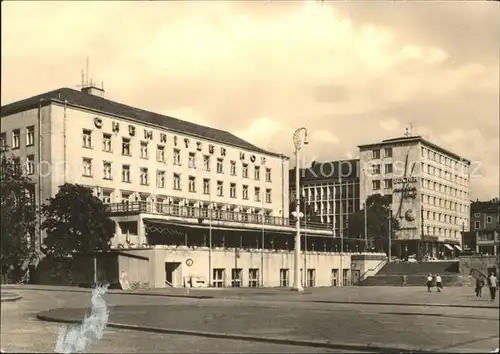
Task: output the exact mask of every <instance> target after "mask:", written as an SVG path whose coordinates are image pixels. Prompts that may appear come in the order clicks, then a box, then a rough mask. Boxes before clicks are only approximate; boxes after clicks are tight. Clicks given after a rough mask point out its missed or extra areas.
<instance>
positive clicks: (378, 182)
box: [372, 181, 380, 190]
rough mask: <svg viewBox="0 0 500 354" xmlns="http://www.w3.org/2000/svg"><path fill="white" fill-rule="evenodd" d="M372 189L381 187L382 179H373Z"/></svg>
mask: <svg viewBox="0 0 500 354" xmlns="http://www.w3.org/2000/svg"><path fill="white" fill-rule="evenodd" d="M372 189H373V190H377V189H380V181H372Z"/></svg>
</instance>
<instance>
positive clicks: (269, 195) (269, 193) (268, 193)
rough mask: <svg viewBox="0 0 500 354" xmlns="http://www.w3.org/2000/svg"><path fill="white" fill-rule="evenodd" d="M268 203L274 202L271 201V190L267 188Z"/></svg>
mask: <svg viewBox="0 0 500 354" xmlns="http://www.w3.org/2000/svg"><path fill="white" fill-rule="evenodd" d="M266 203H272V201H271V190H270V189H266Z"/></svg>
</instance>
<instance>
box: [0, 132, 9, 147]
mask: <svg viewBox="0 0 500 354" xmlns="http://www.w3.org/2000/svg"><path fill="white" fill-rule="evenodd" d="M7 148H8V144H7V133H6V132H2V134H1V135H0V149H1V151H5V150H7Z"/></svg>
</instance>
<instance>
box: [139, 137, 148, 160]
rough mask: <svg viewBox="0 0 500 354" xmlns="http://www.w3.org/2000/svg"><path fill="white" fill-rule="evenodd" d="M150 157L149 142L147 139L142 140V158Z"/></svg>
mask: <svg viewBox="0 0 500 354" xmlns="http://www.w3.org/2000/svg"><path fill="white" fill-rule="evenodd" d="M148 158H149V149H148V143H147V142H145V141H141V159H148Z"/></svg>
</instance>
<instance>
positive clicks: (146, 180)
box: [141, 167, 149, 186]
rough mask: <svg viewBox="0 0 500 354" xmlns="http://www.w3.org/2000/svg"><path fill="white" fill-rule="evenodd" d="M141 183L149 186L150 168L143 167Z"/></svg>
mask: <svg viewBox="0 0 500 354" xmlns="http://www.w3.org/2000/svg"><path fill="white" fill-rule="evenodd" d="M141 184H142V185H143V186H147V185H148V184H149V175H148V169H147V168H146V167H141Z"/></svg>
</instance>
